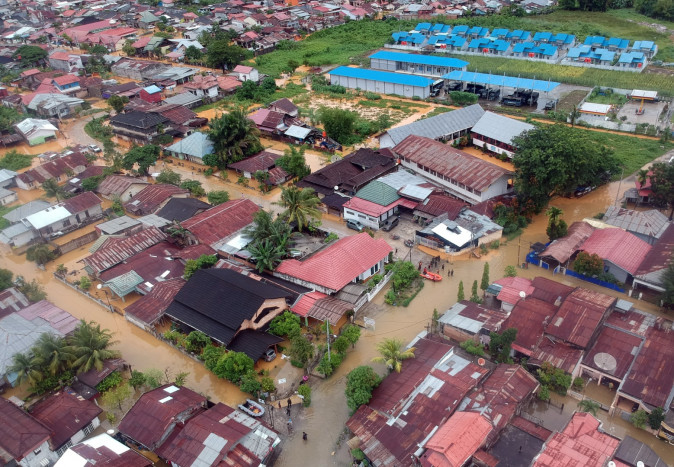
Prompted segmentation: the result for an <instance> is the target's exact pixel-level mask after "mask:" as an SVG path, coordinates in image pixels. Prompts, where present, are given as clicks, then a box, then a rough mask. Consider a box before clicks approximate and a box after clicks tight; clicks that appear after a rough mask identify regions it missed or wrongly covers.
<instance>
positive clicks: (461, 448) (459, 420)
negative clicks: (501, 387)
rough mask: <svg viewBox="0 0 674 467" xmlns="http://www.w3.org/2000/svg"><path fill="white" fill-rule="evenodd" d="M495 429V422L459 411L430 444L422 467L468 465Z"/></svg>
mask: <svg viewBox="0 0 674 467" xmlns="http://www.w3.org/2000/svg"><path fill="white" fill-rule="evenodd" d="M491 430H492V427H491V423H489V421H488V420H487V419H486V418H484V417H483V416H482V415H480V414H479V413H472V412H457V413H455V414H454V415H452V416H451V417H450V418H449V420H447V422H445V423H444V424H443V425H442V426H441V427H440V428H439V429H438V431H436V432H435V433H434V434H433V436H432V437H431V438H430V439H429V440H428V441H427V442H426V445H425V447H426V452H424V454H423V455H422V456H421V465H422V466H424V467H440V466H460V465H465V464H466V462H468V460H469V459H470V458H471V457H472V456H473V454H475V453H476V452H477V450H478V449H479V448H480V446H482V444H483V443H484V442H485V441H486V438H487V435H488V434H489V433H490V432H491Z"/></svg>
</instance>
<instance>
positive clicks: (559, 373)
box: [536, 362, 572, 396]
mask: <svg viewBox="0 0 674 467" xmlns="http://www.w3.org/2000/svg"><path fill="white" fill-rule="evenodd" d="M536 374H537V377H538V380H539V381H540V382H541V385H543V386H545V387H547V388H551V389H554V390H555V391H557V392H558V393H559V394H561V395H562V396H565V395H566V392H567V390H568V389H569V388H570V387H571V382H572V380H571V375H570V374H568V373H567V372H565V371H564V370H562V369H561V368H556V367H555V366H553V365H552V364H551V363H550V362H543V364H542V365H541V367H540V368H539V369H538V370H536Z"/></svg>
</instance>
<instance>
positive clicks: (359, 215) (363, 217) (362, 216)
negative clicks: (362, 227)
mask: <svg viewBox="0 0 674 467" xmlns="http://www.w3.org/2000/svg"><path fill="white" fill-rule="evenodd" d="M358 217H359V218H361V219H367V216H366V215H364V214H358Z"/></svg>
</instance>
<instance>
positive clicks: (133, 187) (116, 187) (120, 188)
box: [96, 174, 149, 202]
mask: <svg viewBox="0 0 674 467" xmlns="http://www.w3.org/2000/svg"><path fill="white" fill-rule="evenodd" d="M148 185H149V183H148V182H146V181H145V180H143V179H140V178H134V177H127V176H126V175H115V174H113V175H108V176H107V177H105V178H104V179H103V180H102V181H101V183H99V185H98V187H97V188H96V193H98V194H99V195H101V196H102V197H103V198H105V199H109V200H112V199H115V198H117V197H119V199H120V200H122V202H123V201H124V200H128V199H131V198H132V197H133V196H135V195H136V194H137V193H139V192H140V191H141V190H142V189H144V188H145V187H147V186H148Z"/></svg>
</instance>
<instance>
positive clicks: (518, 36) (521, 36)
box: [506, 29, 531, 41]
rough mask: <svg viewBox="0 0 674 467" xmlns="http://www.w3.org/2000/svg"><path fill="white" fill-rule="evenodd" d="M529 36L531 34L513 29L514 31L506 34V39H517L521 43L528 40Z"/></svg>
mask: <svg viewBox="0 0 674 467" xmlns="http://www.w3.org/2000/svg"><path fill="white" fill-rule="evenodd" d="M529 36H531V32H529V31H522V30H521V29H515V30H514V31H510V32H509V33H508V35H507V36H506V39H518V40H522V41H523V40H525V39H528V38H529Z"/></svg>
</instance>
